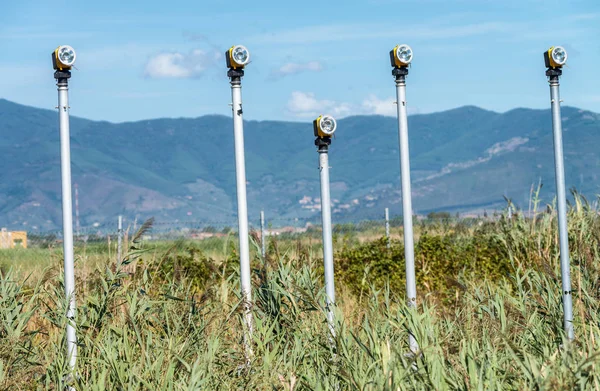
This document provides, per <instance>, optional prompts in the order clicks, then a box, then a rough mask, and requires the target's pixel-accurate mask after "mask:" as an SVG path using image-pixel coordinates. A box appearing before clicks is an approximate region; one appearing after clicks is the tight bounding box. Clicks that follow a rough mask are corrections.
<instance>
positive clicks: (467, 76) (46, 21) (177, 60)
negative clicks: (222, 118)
mask: <svg viewBox="0 0 600 391" xmlns="http://www.w3.org/2000/svg"><path fill="white" fill-rule="evenodd" d="M236 7H237V8H236ZM397 43H407V44H409V45H411V46H412V48H413V51H414V53H415V57H414V60H413V66H412V68H411V71H410V75H409V76H408V87H407V88H408V90H407V96H408V105H409V108H410V110H411V111H410V112H412V113H428V112H435V111H441V110H446V109H450V108H454V107H459V106H463V105H477V106H480V107H483V108H486V109H490V110H495V111H500V112H503V111H507V110H510V109H512V108H515V107H531V108H547V107H549V96H548V95H549V92H548V84H547V82H546V77H545V75H544V67H543V58H542V52H543V50H544V49H547V48H548V47H550V46H552V45H563V46H565V48H566V49H567V51H568V53H569V62H568V65H569V66H568V67H567V68H566V69H565V71H564V75H563V77H562V79H561V93H562V98H563V100H564V102H565V104H568V105H571V106H577V107H581V108H584V109H588V110H592V111H595V112H600V76H599V75H600V73H599V71H598V68H599V65H600V1H598V0H572V1H566V0H563V1H555V0H548V1H537V0H520V1H513V0H508V1H489V0H459V1H450V0H448V1H443V0H418V1H417V0H405V1H402V2H400V1H390V0H370V1H362V2H351V1H344V2H341V1H335V2H334V1H312V0H304V1H299V2H291V1H290V2H282V1H246V2H226V1H216V0H203V1H198V0H195V1H176V0H172V1H155V0H146V1H143V2H142V1H126V0H120V1H114V0H102V1H61V0H55V1H51V2H50V1H31V0H20V1H6V2H3V5H2V14H0V53H2V55H0V70H1V71H2V77H1V78H0V97H3V98H5V99H9V100H12V101H15V102H18V103H22V104H27V105H32V106H37V107H43V108H53V107H54V106H55V104H56V86H55V82H54V79H53V76H52V74H53V71H52V69H51V64H50V52H51V51H52V50H53V49H54V48H55V47H56V46H58V45H60V44H70V45H72V46H73V47H74V48H75V49H76V50H77V55H78V58H77V64H76V65H77V68H78V70H77V71H74V74H73V78H72V79H71V83H70V84H71V90H70V93H71V95H70V98H71V102H70V103H71V107H72V114H73V115H77V116H81V117H86V118H91V119H97V120H108V121H113V122H120V121H135V120H141V119H148V118H159V117H197V116H201V115H204V114H213V113H217V114H225V115H230V114H231V111H230V110H231V109H230V107H229V106H228V104H229V102H230V89H229V84H228V79H227V77H226V69H225V65H224V59H223V52H224V51H225V49H227V48H228V47H229V46H231V45H233V44H244V45H246V46H247V47H248V49H249V50H250V52H251V56H252V63H251V64H250V65H249V66H248V67H247V70H246V76H245V78H244V81H243V101H244V115H245V118H246V119H259V120H262V119H273V120H297V121H305V120H309V119H311V118H313V117H314V116H316V115H317V114H319V113H320V112H328V113H331V114H334V115H337V116H338V117H343V116H347V115H352V114H372V113H375V114H388V115H393V113H394V110H395V109H394V105H393V102H394V100H395V99H394V93H395V90H394V82H393V79H392V76H391V74H390V71H391V69H390V65H389V57H388V52H389V50H390V49H391V48H392V47H393V46H394V45H395V44H397Z"/></svg>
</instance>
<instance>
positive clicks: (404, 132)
mask: <svg viewBox="0 0 600 391" xmlns="http://www.w3.org/2000/svg"><path fill="white" fill-rule="evenodd" d="M396 102H397V109H398V136H399V143H400V144H399V145H400V176H401V182H402V183H401V184H402V215H403V222H404V258H405V263H406V299H407V301H408V306H409V307H413V308H416V306H417V283H416V277H415V250H414V238H413V222H412V218H413V213H412V201H411V197H412V196H411V189H410V161H409V155H408V153H409V152H408V120H407V113H406V79H405V75H397V76H396ZM409 346H410V350H411V351H412V352H413V353H416V352H417V351H418V350H419V345H418V344H417V341H416V339H415V337H414V335H413V334H412V333H409Z"/></svg>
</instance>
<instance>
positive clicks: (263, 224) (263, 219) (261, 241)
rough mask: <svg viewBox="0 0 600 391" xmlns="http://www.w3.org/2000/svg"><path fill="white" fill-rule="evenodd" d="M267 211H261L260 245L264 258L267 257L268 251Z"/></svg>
mask: <svg viewBox="0 0 600 391" xmlns="http://www.w3.org/2000/svg"><path fill="white" fill-rule="evenodd" d="M265 239H266V238H265V211H264V210H261V211H260V245H261V254H262V258H263V260H264V259H265V256H266V254H267V253H266V251H265Z"/></svg>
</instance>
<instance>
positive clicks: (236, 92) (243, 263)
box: [231, 76, 254, 352]
mask: <svg viewBox="0 0 600 391" xmlns="http://www.w3.org/2000/svg"><path fill="white" fill-rule="evenodd" d="M231 99H232V111H233V136H234V143H235V176H236V184H237V206H238V234H239V243H240V278H241V285H242V298H243V300H244V319H245V323H246V330H245V333H244V339H245V341H244V344H245V346H246V348H247V349H248V352H250V351H251V349H250V344H251V341H252V333H253V329H254V325H253V319H252V312H251V309H252V291H251V280H250V248H249V243H248V205H247V201H246V164H245V158H244V123H243V120H242V83H241V77H240V76H233V77H231Z"/></svg>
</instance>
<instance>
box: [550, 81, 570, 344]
mask: <svg viewBox="0 0 600 391" xmlns="http://www.w3.org/2000/svg"><path fill="white" fill-rule="evenodd" d="M548 72H549V73H550V74H549V83H550V102H551V106H552V131H553V133H554V168H555V172H556V203H557V205H558V234H559V242H560V272H561V276H562V302H563V313H564V319H563V323H564V329H565V332H566V334H567V338H568V339H570V340H573V339H574V338H575V330H574V329H573V298H572V291H571V270H570V261H569V232H568V231H567V192H566V189H565V167H564V158H563V142H562V119H561V117H560V93H559V90H558V86H559V83H558V77H559V75H560V73H561V72H560V71H556V70H555V71H552V70H548Z"/></svg>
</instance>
